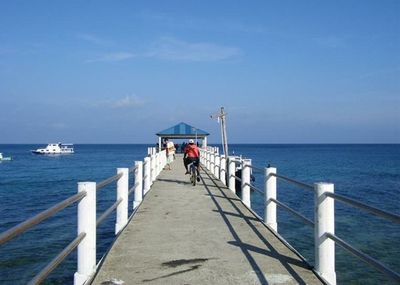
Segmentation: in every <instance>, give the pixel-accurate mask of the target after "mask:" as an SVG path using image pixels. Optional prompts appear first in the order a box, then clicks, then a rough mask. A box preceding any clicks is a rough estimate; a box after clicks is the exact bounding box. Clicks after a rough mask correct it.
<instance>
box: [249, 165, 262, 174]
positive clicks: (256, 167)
mask: <svg viewBox="0 0 400 285" xmlns="http://www.w3.org/2000/svg"><path fill="white" fill-rule="evenodd" d="M247 167H250V168H252V169H254V170H257V172H261V173H264V168H262V167H258V166H255V165H248V166H247Z"/></svg>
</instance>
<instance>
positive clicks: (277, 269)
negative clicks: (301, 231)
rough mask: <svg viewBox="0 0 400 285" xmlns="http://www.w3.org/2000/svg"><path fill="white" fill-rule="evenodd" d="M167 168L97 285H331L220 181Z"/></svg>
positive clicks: (112, 252)
mask: <svg viewBox="0 0 400 285" xmlns="http://www.w3.org/2000/svg"><path fill="white" fill-rule="evenodd" d="M184 172H185V171H184V168H183V164H182V157H181V156H178V157H177V160H176V161H174V163H173V164H172V170H164V171H162V172H161V174H160V175H159V176H158V179H157V180H156V181H155V182H154V184H153V185H152V187H151V190H150V192H148V193H147V195H146V197H145V199H144V200H143V202H142V204H141V205H140V206H139V208H138V210H137V212H136V214H135V215H134V216H133V218H132V220H131V221H130V222H129V224H128V225H127V227H126V228H125V229H124V230H123V232H122V233H121V234H120V235H119V237H118V239H117V240H116V242H115V243H114V245H113V246H112V248H111V250H110V251H109V253H108V254H107V256H106V257H105V259H104V260H103V262H102V264H101V265H100V266H101V267H100V269H99V271H98V273H97V276H96V277H95V279H94V281H93V283H92V284H99V285H106V284H122V283H118V282H121V281H124V283H123V284H323V282H321V281H320V280H319V279H318V278H317V277H316V275H315V274H314V273H313V272H312V270H311V269H310V268H309V266H308V265H307V263H305V262H304V261H302V259H301V258H300V257H298V256H297V255H296V254H295V253H294V252H292V251H291V250H290V249H289V248H288V247H287V246H286V245H285V244H284V243H282V242H281V241H280V240H279V239H278V238H277V237H276V236H275V235H274V234H273V233H272V232H271V231H270V230H269V229H268V228H267V227H266V226H265V225H264V224H263V223H262V222H261V221H260V220H259V219H258V218H257V217H256V216H255V215H254V214H253V213H252V212H251V211H250V210H248V209H247V208H246V207H245V206H244V205H243V204H242V202H241V201H240V200H239V199H238V198H237V197H236V196H235V195H234V194H233V193H232V192H231V191H230V190H229V189H227V188H226V187H225V186H224V185H223V184H222V183H221V182H220V181H219V180H217V179H215V178H214V177H213V176H212V175H211V174H210V173H208V172H206V171H204V170H202V172H201V182H199V183H198V185H196V186H192V185H191V184H190V182H189V177H188V176H185V175H184Z"/></svg>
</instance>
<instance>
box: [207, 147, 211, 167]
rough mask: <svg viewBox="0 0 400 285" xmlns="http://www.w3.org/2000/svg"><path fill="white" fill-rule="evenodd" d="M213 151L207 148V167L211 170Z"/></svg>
mask: <svg viewBox="0 0 400 285" xmlns="http://www.w3.org/2000/svg"><path fill="white" fill-rule="evenodd" d="M210 160H211V151H210V149H207V153H206V167H207V170H210V164H211V161H210Z"/></svg>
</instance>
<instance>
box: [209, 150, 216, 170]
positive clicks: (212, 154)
mask: <svg viewBox="0 0 400 285" xmlns="http://www.w3.org/2000/svg"><path fill="white" fill-rule="evenodd" d="M214 163H215V152H214V149H212V150H211V155H210V171H211V173H212V174H214Z"/></svg>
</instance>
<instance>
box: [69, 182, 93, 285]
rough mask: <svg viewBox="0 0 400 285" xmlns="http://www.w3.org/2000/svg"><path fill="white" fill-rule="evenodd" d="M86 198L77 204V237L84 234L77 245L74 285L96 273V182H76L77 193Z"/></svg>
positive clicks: (78, 284)
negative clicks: (84, 194)
mask: <svg viewBox="0 0 400 285" xmlns="http://www.w3.org/2000/svg"><path fill="white" fill-rule="evenodd" d="M85 191H86V196H85V197H84V198H83V199H82V200H81V201H80V202H79V203H78V235H80V234H81V233H86V236H85V238H84V239H83V240H82V241H81V243H80V244H79V245H78V262H77V263H78V269H77V271H76V272H75V274H74V284H75V285H82V284H84V283H85V282H86V280H88V279H89V278H90V277H91V275H92V274H94V273H95V271H96V182H78V192H79V193H81V192H85Z"/></svg>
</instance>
